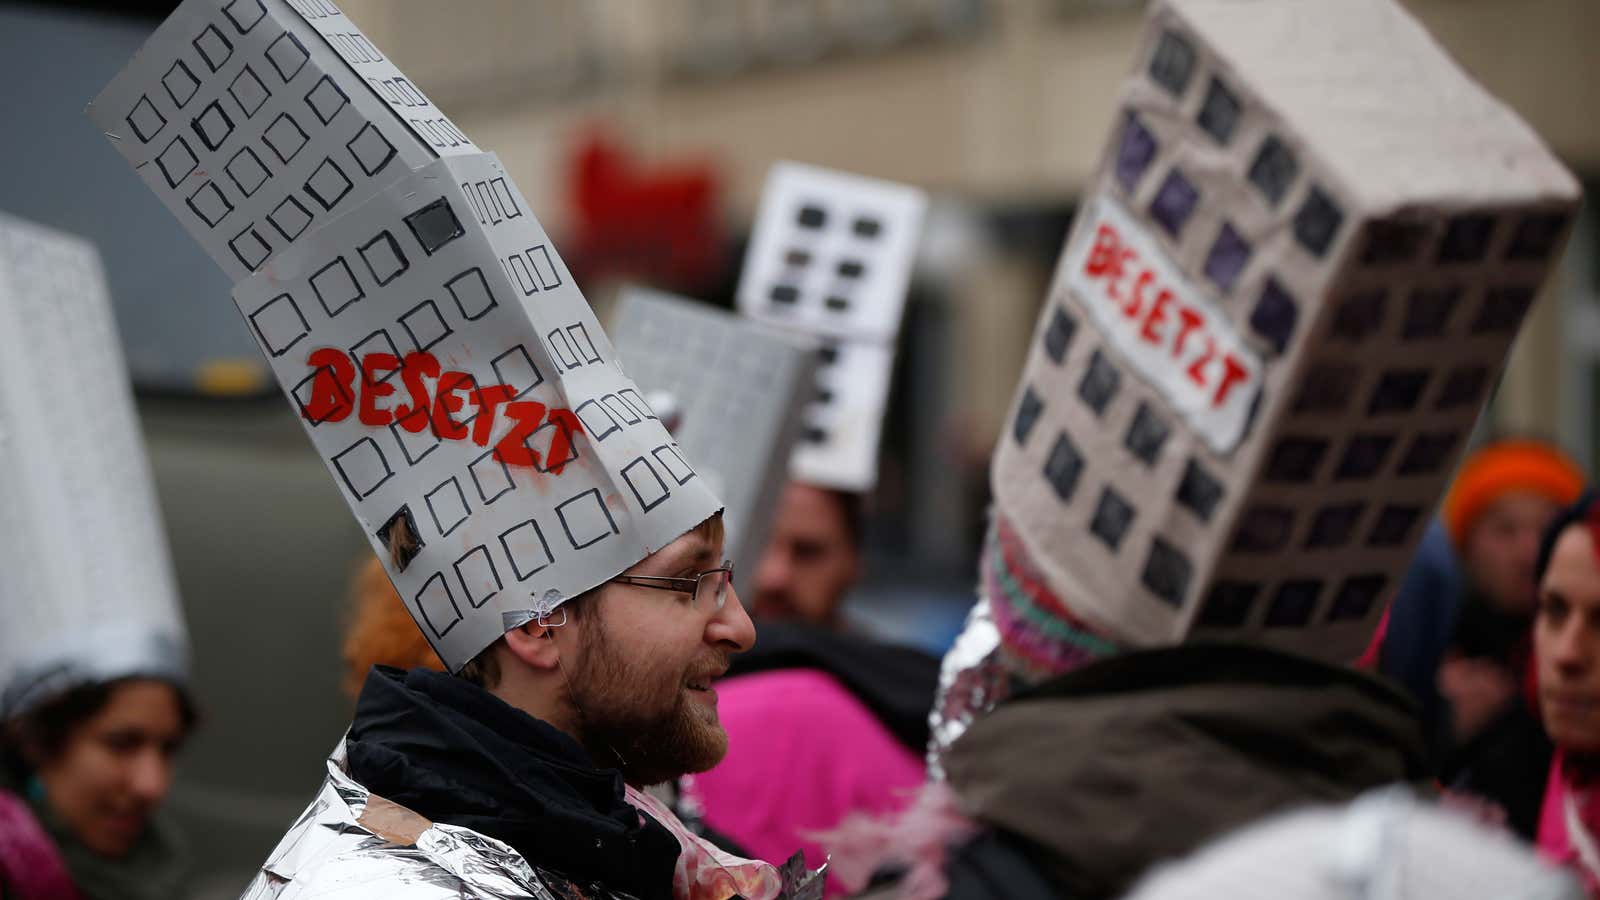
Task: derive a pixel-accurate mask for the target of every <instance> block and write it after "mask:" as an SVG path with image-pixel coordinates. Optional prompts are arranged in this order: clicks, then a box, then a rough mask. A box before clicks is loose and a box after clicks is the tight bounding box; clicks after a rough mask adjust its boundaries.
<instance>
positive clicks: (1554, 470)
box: [1444, 440, 1584, 547]
mask: <svg viewBox="0 0 1600 900" xmlns="http://www.w3.org/2000/svg"><path fill="white" fill-rule="evenodd" d="M1583 482H1584V478H1583V472H1582V471H1580V470H1579V469H1578V466H1577V464H1576V463H1574V462H1573V461H1572V460H1571V459H1569V458H1568V457H1567V455H1566V454H1565V453H1562V452H1561V451H1560V450H1558V449H1556V448H1555V447H1552V446H1550V445H1549V444H1545V443H1541V442H1539V441H1531V440H1505V441H1496V442H1494V443H1491V444H1489V445H1487V446H1485V447H1483V448H1482V449H1481V450H1478V451H1477V452H1476V453H1473V454H1472V455H1471V456H1468V457H1467V459H1466V461H1465V462H1463V463H1462V464H1461V471H1460V472H1458V473H1457V474H1456V480H1455V482H1454V483H1453V484H1451V485H1450V493H1449V494H1448V495H1447V496H1446V497H1445V500H1444V522H1445V527H1446V528H1448V529H1449V530H1450V540H1451V541H1453V542H1454V543H1455V545H1456V546H1457V547H1459V546H1461V544H1462V542H1463V541H1465V540H1466V537H1467V533H1468V532H1469V531H1471V530H1472V526H1473V524H1475V523H1476V522H1477V520H1478V516H1480V515H1482V514H1483V511H1484V510H1485V509H1487V508H1488V507H1489V505H1490V504H1492V503H1494V502H1495V501H1496V500H1498V499H1500V498H1501V497H1504V496H1505V495H1507V494H1513V493H1530V494H1538V495H1540V496H1543V497H1548V498H1550V500H1551V501H1552V502H1554V503H1556V504H1557V505H1559V506H1566V505H1568V504H1570V503H1571V502H1572V501H1573V500H1576V499H1577V498H1578V494H1580V493H1581V492H1582V491H1583Z"/></svg>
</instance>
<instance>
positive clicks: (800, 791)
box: [683, 669, 925, 896]
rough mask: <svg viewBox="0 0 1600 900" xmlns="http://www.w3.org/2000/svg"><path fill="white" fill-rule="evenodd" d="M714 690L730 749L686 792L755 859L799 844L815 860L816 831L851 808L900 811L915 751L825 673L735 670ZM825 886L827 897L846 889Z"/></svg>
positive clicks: (919, 767)
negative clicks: (736, 673) (744, 672)
mask: <svg viewBox="0 0 1600 900" xmlns="http://www.w3.org/2000/svg"><path fill="white" fill-rule="evenodd" d="M717 694H718V711H719V714H720V716H721V719H722V725H723V727H724V728H726V729H727V731H728V748H729V749H728V756H727V758H726V759H724V760H723V761H722V763H721V764H720V765H718V766H717V767H716V768H715V769H712V770H711V771H709V772H706V773H704V774H701V775H696V776H694V777H693V778H690V779H685V784H684V786H683V790H684V795H685V798H686V799H688V800H689V801H690V802H694V803H698V804H699V805H700V808H701V809H702V810H703V811H704V815H705V820H706V823H707V824H709V825H710V826H711V827H712V828H715V829H716V830H717V831H720V832H722V833H723V834H726V835H727V836H728V837H730V838H733V839H734V840H735V841H738V842H739V843H740V844H741V845H743V847H744V848H745V849H746V850H748V851H749V852H750V853H751V854H752V855H753V856H755V857H756V858H758V859H763V860H766V861H768V862H771V863H774V864H781V863H783V861H784V860H786V859H788V858H789V856H791V855H792V854H793V853H794V851H795V850H797V849H803V850H804V851H805V854H806V864H807V865H809V866H811V867H812V868H816V867H817V866H819V865H821V864H822V863H823V861H824V859H823V852H822V848H821V847H820V846H819V845H818V843H817V841H816V840H815V839H814V837H813V836H814V835H815V833H816V832H819V831H827V830H830V829H832V828H835V827H836V826H838V825H839V824H840V822H842V821H843V820H844V819H845V817H846V816H848V815H850V814H852V813H867V814H870V815H874V816H882V815H888V814H890V813H895V812H898V811H900V810H901V809H902V808H904V807H905V806H906V805H907V804H908V803H910V801H911V800H912V799H913V797H914V795H915V793H916V791H917V789H918V788H919V787H920V786H921V785H922V782H923V779H924V776H925V773H924V768H923V762H922V759H921V758H920V757H919V756H917V755H915V754H913V753H912V752H911V751H910V750H908V749H906V747H905V746H904V745H902V744H901V743H900V742H898V741H896V740H895V738H894V736H893V735H891V734H890V733H889V732H888V730H886V729H885V728H884V727H883V725H881V724H880V723H879V722H878V720H877V719H876V718H875V717H874V716H873V715H872V713H871V712H870V711H868V710H867V708H866V707H865V706H864V705H862V703H861V701H859V700H857V699H856V697H855V696H854V695H853V694H851V693H850V692H849V691H848V690H846V689H845V688H844V687H843V686H842V685H840V683H839V682H838V681H836V680H834V679H833V677H831V676H829V675H826V674H824V673H822V672H819V671H815V670H812V669H782V670H778V671H772V672H760V673H756V674H752V675H741V676H739V677H736V678H729V679H726V680H724V681H721V682H718V684H717ZM830 885H831V886H830V891H829V895H830V896H832V895H834V894H836V893H838V892H841V891H842V890H843V889H842V888H840V887H838V886H837V882H836V881H834V880H832V879H830Z"/></svg>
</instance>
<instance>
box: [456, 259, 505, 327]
mask: <svg viewBox="0 0 1600 900" xmlns="http://www.w3.org/2000/svg"><path fill="white" fill-rule="evenodd" d="M444 288H445V290H447V291H449V292H450V297H451V299H453V300H455V302H456V309H458V310H460V311H461V317H462V318H463V319H466V320H467V321H468V322H473V321H477V320H478V319H480V318H482V317H483V316H484V314H485V313H487V312H488V311H489V310H491V309H494V308H495V305H496V303H495V299H494V293H493V292H492V291H490V290H489V281H488V279H486V278H484V277H483V270H482V269H480V268H478V267H477V266H473V267H472V268H470V269H468V270H466V271H465V272H462V273H461V274H460V275H457V276H456V277H454V278H452V279H450V280H449V281H446V282H445V283H444Z"/></svg>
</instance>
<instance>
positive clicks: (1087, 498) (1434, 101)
mask: <svg viewBox="0 0 1600 900" xmlns="http://www.w3.org/2000/svg"><path fill="white" fill-rule="evenodd" d="M1578 199H1579V188H1578V184H1577V182H1576V180H1575V179H1574V178H1573V177H1572V175H1571V174H1569V173H1568V172H1567V170H1566V169H1565V168H1563V167H1562V165H1561V164H1560V163H1559V162H1558V161H1557V160H1556V159H1555V157H1554V156H1553V155H1551V153H1550V151H1549V150H1548V149H1547V148H1546V147H1545V146H1544V144H1543V143H1542V142H1541V141H1540V140H1539V138H1538V136H1537V135H1536V134H1535V133H1534V132H1533V131H1532V130H1531V129H1530V128H1529V127H1528V126H1527V125H1526V124H1524V123H1523V122H1522V121H1521V120H1520V119H1519V118H1517V116H1516V115H1515V114H1513V113H1512V112H1511V111H1510V110H1508V109H1507V108H1506V107H1505V106H1503V105H1502V104H1500V103H1499V102H1498V101H1496V100H1495V99H1494V98H1493V97H1492V96H1490V95H1489V94H1488V93H1487V92H1485V91H1484V90H1483V89H1482V88H1481V87H1480V86H1478V85H1477V84H1476V83H1475V82H1473V81H1472V79H1471V78H1470V77H1468V76H1467V74H1466V73H1464V72H1463V71H1462V70H1461V69H1460V68H1459V67H1458V66H1457V65H1456V64H1455V63H1454V62H1453V61H1452V60H1451V59H1450V58H1449V57H1448V56H1447V55H1446V54H1445V53H1444V52H1443V51H1442V50H1441V49H1440V48H1439V46H1438V45H1437V44H1436V43H1435V42H1434V41H1433V39H1432V38H1431V37H1430V36H1429V35H1428V34H1427V32H1426V31H1424V30H1423V28H1422V27H1421V26H1420V25H1418V24H1417V22H1416V21H1415V20H1414V19H1413V18H1412V17H1411V16H1410V15H1409V14H1408V13H1406V12H1405V10H1403V9H1402V8H1401V7H1400V6H1399V5H1398V4H1397V3H1395V2H1393V0H1271V2H1240V0H1162V2H1159V3H1157V4H1155V5H1154V6H1153V7H1152V11H1151V13H1150V17H1149V20H1148V24H1147V26H1146V28H1145V31H1144V36H1143V39H1142V40H1141V42H1140V46H1139V50H1138V57H1137V67H1136V70H1135V72H1134V73H1133V75H1132V76H1131V77H1130V78H1129V79H1128V81H1127V82H1126V84H1125V85H1124V87H1123V90H1122V95H1121V111H1120V112H1119V113H1118V116H1117V121H1116V126H1115V128H1114V130H1113V133H1112V135H1111V141H1110V146H1109V147H1108V149H1107V152H1106V154H1105V157H1104V161H1103V163H1102V165H1101V168H1100V172H1099V175H1098V177H1097V178H1096V180H1095V182H1094V184H1093V186H1092V187H1091V189H1090V190H1089V193H1088V195H1087V196H1086V198H1085V201H1084V203H1083V205H1082V207H1081V208H1080V212H1079V214H1078V216H1077V221H1076V222H1075V223H1074V226H1073V229H1072V232H1071V234H1070V235H1069V237H1068V239H1067V243H1066V248H1065V251H1064V252H1063V254H1062V257H1061V262H1060V265H1059V268H1058V269H1057V272H1056V276H1055V279H1054V283H1053V285H1052V287H1051V290H1050V296H1049V298H1048V301H1047V302H1046V304H1045V306H1044V309H1043V311H1042V313H1041V316H1040V320H1039V326H1038V330H1037V332H1036V335H1035V339H1034V342H1033V347H1032V350H1031V352H1030V355H1029V359H1028V362H1027V365H1026V368H1025V370H1024V372H1023V376H1022V382H1021V384H1020V386H1019V389H1018V394H1017V398H1016V400H1015V403H1014V406H1013V414H1012V417H1011V420H1010V425H1009V427H1008V428H1007V430H1006V433H1005V434H1004V435H1003V437H1002V440H1001V444H1000V447H999V449H998V450H997V452H996V456H995V459H994V466H993V470H992V472H993V486H994V491H995V496H996V509H997V513H998V514H999V515H1000V516H1001V517H1002V518H1003V519H1004V520H1005V521H1006V522H1009V523H1010V525H1011V526H1013V527H1014V529H1015V532H1016V535H1017V538H1018V540H1019V542H1020V544H1021V545H1022V547H1023V549H1024V550H1025V551H1026V555H1027V556H1028V557H1030V558H1031V560H1032V561H1033V563H1034V564H1035V565H1036V566H1037V568H1038V570H1039V572H1040V574H1041V576H1042V579H1043V581H1044V583H1045V585H1046V586H1047V587H1048V589H1049V590H1050V591H1051V592H1052V593H1053V594H1054V595H1055V596H1056V597H1058V598H1060V600H1061V601H1063V602H1064V603H1065V604H1067V605H1068V606H1069V607H1070V608H1071V610H1072V612H1073V613H1074V615H1076V616H1078V617H1079V618H1081V620H1082V621H1083V622H1084V623H1086V624H1087V625H1089V626H1091V627H1092V628H1093V629H1094V630H1096V631H1098V632H1100V633H1103V634H1107V635H1112V636H1115V637H1116V638H1117V639H1118V640H1119V641H1122V642H1124V643H1126V644H1128V645H1132V646H1150V645H1160V644H1172V643H1177V642H1182V641H1189V640H1202V639H1223V640H1237V641H1248V642H1252V643H1259V644H1266V645H1272V646H1276V647H1280V648H1284V649H1289V650H1294V651H1298V652H1302V653H1306V654H1310V655H1314V656H1318V657H1322V658H1324V659H1328V660H1331V661H1350V660H1352V659H1354V658H1355V657H1356V656H1357V655H1358V654H1359V652H1360V651H1361V649H1362V648H1363V647H1364V646H1365V644H1366V642H1367V641H1368V640H1369V638H1370V635H1371V633H1372V629H1373V627H1374V625H1375V623H1376V621H1377V619H1378V617H1379V616H1380V615H1381V613H1382V611H1383V608H1384V606H1385V603H1386V600H1387V598H1388V596H1389V595H1390V592H1391V589H1392V588H1393V586H1394V585H1395V584H1396V582H1397V580H1398V577H1399V576H1400V574H1401V573H1402V572H1403V570H1404V568H1405V566H1406V564H1407V562H1408V561H1409V559H1410V557H1411V552H1412V548H1413V546H1414V544H1415V542H1416V540H1417V539H1418V538H1419V537H1420V535H1421V533H1422V530H1423V526H1424V525H1425V523H1426V520H1427V518H1428V515H1429V513H1430V511H1431V510H1432V509H1433V507H1434V505H1435V503H1436V502H1437V500H1438V498H1439V496H1440V494H1441V493H1442V491H1443V490H1444V487H1445V484H1446V482H1447V479H1448V478H1449V475H1450V472H1451V470H1452V468H1453V466H1454V463H1455V460H1456V458H1457V456H1458V454H1459V453H1460V451H1461V448H1462V447H1463V445H1464V444H1465V442H1466V440H1467V437H1468V434H1469V432H1470V431H1471V430H1472V427H1473V424H1474V422H1475V421H1476V419H1477V417H1478V415H1479V413H1480V411H1481V410H1482V409H1483V407H1484V404H1485V402H1486V400H1487V397H1488V393H1489V390H1490V388H1491V387H1492V386H1493V385H1494V384H1495V382H1496V380H1497V378H1498V376H1499V373H1500V371H1501V369H1502V367H1503V365H1504V361H1505V357H1506V354H1507V351H1508V349H1509V348H1510V345H1511V341H1512V339H1513V338H1514V337H1515V336H1516V333H1517V329H1518V327H1519V325H1520V323H1521V321H1522V318H1523V315H1524V314H1525V313H1526V312H1527V310H1528V307H1529V305H1530V304H1531V303H1532V302H1533V300H1534V298H1535V296H1536V295H1537V294H1538V292H1539V289H1540V286H1541V285H1542V284H1543V282H1544V280H1545V277H1546V275H1547V274H1548V273H1549V271H1550V268H1551V266H1552V265H1554V263H1555V261H1556V259H1557V257H1558V256H1559V254H1560V250H1561V247H1562V245H1563V243H1564V240H1565V238H1566V235H1567V233H1568V231H1569V229H1570V227H1571V224H1572V221H1573V218H1574V213H1575V210H1576V207H1577V204H1578Z"/></svg>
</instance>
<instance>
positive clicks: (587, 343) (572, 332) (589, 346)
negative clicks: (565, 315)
mask: <svg viewBox="0 0 1600 900" xmlns="http://www.w3.org/2000/svg"><path fill="white" fill-rule="evenodd" d="M567 336H568V337H570V338H572V350H573V352H574V353H576V354H577V355H578V358H579V359H581V360H583V361H584V362H585V363H588V364H589V365H594V364H595V363H597V362H599V361H600V351H599V350H598V349H596V348H595V345H594V341H593V340H591V339H590V337H589V329H588V327H586V326H585V325H584V324H583V323H582V322H579V323H578V324H576V325H568V326H567Z"/></svg>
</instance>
